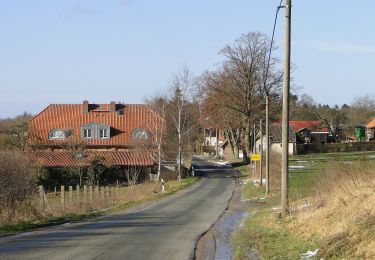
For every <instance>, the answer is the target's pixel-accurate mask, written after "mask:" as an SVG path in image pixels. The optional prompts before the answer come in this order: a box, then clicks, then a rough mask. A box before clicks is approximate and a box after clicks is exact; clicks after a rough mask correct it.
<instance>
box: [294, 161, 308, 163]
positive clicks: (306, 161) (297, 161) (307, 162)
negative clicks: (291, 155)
mask: <svg viewBox="0 0 375 260" xmlns="http://www.w3.org/2000/svg"><path fill="white" fill-rule="evenodd" d="M297 163H309V161H297Z"/></svg>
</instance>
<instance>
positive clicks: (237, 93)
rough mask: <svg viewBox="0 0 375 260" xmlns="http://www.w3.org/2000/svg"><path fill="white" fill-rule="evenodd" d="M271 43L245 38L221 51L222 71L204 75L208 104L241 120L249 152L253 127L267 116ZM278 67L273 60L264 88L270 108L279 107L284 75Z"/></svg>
mask: <svg viewBox="0 0 375 260" xmlns="http://www.w3.org/2000/svg"><path fill="white" fill-rule="evenodd" d="M270 43H271V42H270V40H269V39H268V37H267V36H266V35H265V34H261V33H257V32H256V33H248V34H244V35H242V36H241V37H240V38H238V39H236V40H235V42H234V43H233V44H231V45H227V46H225V47H224V48H223V49H222V50H221V51H220V54H222V55H223V56H224V57H225V61H224V63H223V64H222V65H221V67H220V68H219V69H218V70H216V71H213V72H208V73H205V74H204V75H203V77H204V84H205V86H206V88H207V89H208V95H207V96H208V97H209V98H208V99H207V101H208V102H211V103H216V106H219V107H220V106H221V107H223V108H225V109H226V110H227V111H233V112H234V115H236V117H237V118H238V120H241V125H242V128H243V131H242V132H243V134H242V135H243V137H244V138H243V142H244V146H245V149H246V152H248V151H249V150H250V147H251V144H250V143H251V135H252V131H251V128H252V125H253V124H254V123H256V122H258V120H259V119H260V118H261V117H263V113H264V102H263V97H264V91H265V88H264V77H265V76H264V75H265V71H264V70H265V68H266V66H265V61H266V58H265V57H267V54H268V52H269V48H270ZM277 63H278V60H277V59H275V58H272V59H271V61H270V66H269V73H268V77H267V79H268V80H267V84H266V86H265V87H266V90H267V92H268V94H269V95H270V99H271V104H272V103H276V102H277V100H278V99H279V96H280V84H281V80H282V73H281V72H279V71H277V68H276V65H277ZM267 67H268V66H267Z"/></svg>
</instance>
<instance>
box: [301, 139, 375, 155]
mask: <svg viewBox="0 0 375 260" xmlns="http://www.w3.org/2000/svg"><path fill="white" fill-rule="evenodd" d="M359 151H375V142H355V143H333V144H298V145H297V154H310V153H335V152H359Z"/></svg>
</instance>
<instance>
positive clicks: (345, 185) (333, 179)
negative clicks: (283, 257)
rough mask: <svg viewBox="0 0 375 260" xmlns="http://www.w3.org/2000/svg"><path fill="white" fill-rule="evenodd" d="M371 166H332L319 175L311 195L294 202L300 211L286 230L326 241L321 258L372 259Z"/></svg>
mask: <svg viewBox="0 0 375 260" xmlns="http://www.w3.org/2000/svg"><path fill="white" fill-rule="evenodd" d="M374 166H375V164H374V163H373V162H357V163H353V164H352V165H350V164H345V163H342V164H336V165H332V167H330V169H328V170H326V172H324V173H322V174H321V175H319V178H318V179H317V180H316V182H315V184H314V192H313V193H312V196H311V197H309V198H307V199H305V200H304V201H299V202H296V203H294V205H293V207H294V208H295V209H299V210H297V211H296V212H295V214H294V216H293V217H292V221H291V223H290V224H289V227H290V228H291V229H292V230H293V231H296V232H298V233H299V234H301V235H303V236H304V237H306V238H308V237H312V236H316V237H319V238H322V239H323V240H325V241H327V244H326V246H324V248H322V250H321V254H322V256H325V257H328V258H329V257H340V258H347V259H351V258H361V259H374V258H375V234H374V230H375V192H374V191H375V167H374ZM307 202H308V204H306V203H307ZM306 206H307V207H306Z"/></svg>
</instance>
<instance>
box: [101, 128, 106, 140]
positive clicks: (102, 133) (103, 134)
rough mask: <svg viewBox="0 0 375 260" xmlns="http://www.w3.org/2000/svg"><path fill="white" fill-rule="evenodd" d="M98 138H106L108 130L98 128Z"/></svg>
mask: <svg viewBox="0 0 375 260" xmlns="http://www.w3.org/2000/svg"><path fill="white" fill-rule="evenodd" d="M99 137H100V138H108V129H107V128H100V129H99Z"/></svg>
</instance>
